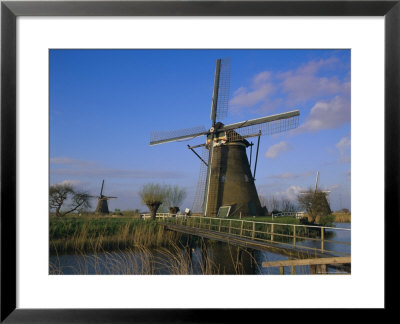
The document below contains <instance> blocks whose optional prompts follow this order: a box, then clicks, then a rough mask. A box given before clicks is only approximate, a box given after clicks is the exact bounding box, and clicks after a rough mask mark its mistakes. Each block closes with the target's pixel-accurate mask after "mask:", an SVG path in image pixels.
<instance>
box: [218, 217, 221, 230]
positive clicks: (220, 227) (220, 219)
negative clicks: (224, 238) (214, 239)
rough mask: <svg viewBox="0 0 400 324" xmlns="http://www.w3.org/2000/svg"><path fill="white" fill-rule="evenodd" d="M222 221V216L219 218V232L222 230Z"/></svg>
mask: <svg viewBox="0 0 400 324" xmlns="http://www.w3.org/2000/svg"><path fill="white" fill-rule="evenodd" d="M221 222H222V219H221V218H220V219H219V226H218V232H221Z"/></svg>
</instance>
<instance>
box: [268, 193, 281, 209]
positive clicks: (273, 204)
mask: <svg viewBox="0 0 400 324" xmlns="http://www.w3.org/2000/svg"><path fill="white" fill-rule="evenodd" d="M268 205H269V206H268V207H269V210H271V212H273V211H278V210H280V203H279V200H278V199H277V198H276V197H275V196H272V197H270V198H269V199H268Z"/></svg>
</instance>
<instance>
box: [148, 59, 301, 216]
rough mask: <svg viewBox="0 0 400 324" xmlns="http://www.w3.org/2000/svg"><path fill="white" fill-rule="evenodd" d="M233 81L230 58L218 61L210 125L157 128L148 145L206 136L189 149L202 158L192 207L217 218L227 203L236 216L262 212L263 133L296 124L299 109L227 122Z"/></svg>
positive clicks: (290, 127) (289, 127) (279, 130)
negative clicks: (252, 156)
mask: <svg viewBox="0 0 400 324" xmlns="http://www.w3.org/2000/svg"><path fill="white" fill-rule="evenodd" d="M229 85H230V62H229V59H224V60H221V59H218V60H217V64H216V68H215V76H214V90H213V96H212V104H211V116H210V118H211V121H212V123H211V127H210V129H209V130H206V129H205V127H195V128H189V129H183V130H179V131H172V132H171V131H168V132H160V131H158V132H153V133H152V134H151V139H150V145H157V144H163V143H168V142H174V141H181V140H188V139H192V138H195V137H199V136H203V135H205V136H206V143H204V144H199V145H194V146H189V145H188V148H189V149H191V150H192V151H193V152H194V153H195V154H196V155H197V156H198V157H199V158H200V160H201V169H200V176H199V181H198V186H197V192H196V196H195V202H194V205H193V211H195V212H196V211H200V210H201V212H202V214H203V216H209V217H215V216H217V215H218V212H219V211H220V207H223V206H227V207H228V206H229V210H230V213H231V215H232V213H236V215H237V216H238V215H239V214H241V215H242V216H248V215H252V216H255V215H262V214H263V209H262V207H261V204H260V200H259V198H258V194H257V189H256V187H255V183H254V180H255V179H254V176H255V171H256V165H257V156H258V147H259V141H260V136H261V135H270V134H273V133H278V132H282V131H286V130H289V129H293V128H296V127H297V126H298V116H299V115H300V113H299V111H298V110H295V111H291V112H287V113H283V114H277V115H272V116H266V117H262V118H257V119H252V120H246V121H243V122H239V123H234V124H229V125H224V124H223V123H222V122H221V119H222V118H223V117H225V116H226V114H227V111H228V101H229ZM250 137H258V146H257V155H256V162H255V165H254V172H253V174H252V172H251V163H249V159H248V157H247V154H246V149H247V148H248V147H250V148H251V147H252V144H251V143H249V142H248V141H247V138H250ZM198 147H203V154H202V155H201V156H200V155H199V154H198V153H197V152H196V151H195V150H194V149H195V148H198ZM229 210H228V212H229ZM225 215H226V214H225Z"/></svg>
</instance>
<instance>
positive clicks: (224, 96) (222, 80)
mask: <svg viewBox="0 0 400 324" xmlns="http://www.w3.org/2000/svg"><path fill="white" fill-rule="evenodd" d="M230 85H231V60H230V58H224V59H222V60H221V68H220V73H219V85H218V102H217V112H216V120H217V121H221V120H222V119H223V118H225V117H226V116H227V115H228V103H229V95H230Z"/></svg>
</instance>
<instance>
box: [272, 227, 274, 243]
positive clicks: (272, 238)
mask: <svg viewBox="0 0 400 324" xmlns="http://www.w3.org/2000/svg"><path fill="white" fill-rule="evenodd" d="M271 241H274V224H271Z"/></svg>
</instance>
